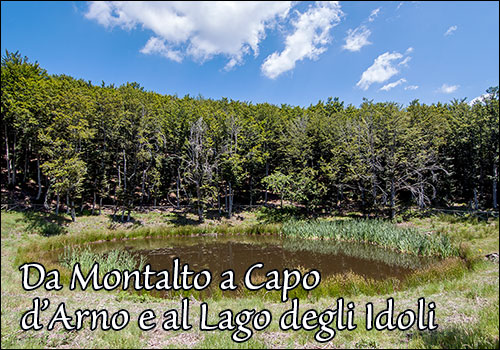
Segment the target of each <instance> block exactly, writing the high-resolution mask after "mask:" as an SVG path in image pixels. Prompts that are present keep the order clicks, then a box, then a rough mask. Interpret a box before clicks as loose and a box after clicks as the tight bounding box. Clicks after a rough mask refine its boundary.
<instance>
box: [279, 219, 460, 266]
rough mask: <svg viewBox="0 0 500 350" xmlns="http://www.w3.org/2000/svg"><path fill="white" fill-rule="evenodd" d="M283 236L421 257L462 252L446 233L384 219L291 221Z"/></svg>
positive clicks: (454, 254) (286, 226) (285, 224)
mask: <svg viewBox="0 0 500 350" xmlns="http://www.w3.org/2000/svg"><path fill="white" fill-rule="evenodd" d="M283 233H284V235H285V236H289V237H300V238H321V239H333V240H336V241H348V242H363V243H371V244H376V245H378V246H381V247H384V248H388V249H394V250H397V251H400V252H402V253H409V254H415V255H421V256H439V257H443V258H446V257H450V256H457V255H458V253H459V250H458V249H457V248H456V247H454V246H453V245H452V244H451V241H450V240H449V238H448V236H446V235H445V234H441V233H437V234H424V233H422V232H419V231H418V230H417V229H414V228H409V227H405V228H402V227H397V226H396V225H395V224H393V223H391V222H387V221H381V220H339V221H326V220H315V221H288V222H286V223H284V224H283Z"/></svg>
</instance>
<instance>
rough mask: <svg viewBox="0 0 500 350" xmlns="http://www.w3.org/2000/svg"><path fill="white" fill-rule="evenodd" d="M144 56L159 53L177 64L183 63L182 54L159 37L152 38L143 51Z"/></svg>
mask: <svg viewBox="0 0 500 350" xmlns="http://www.w3.org/2000/svg"><path fill="white" fill-rule="evenodd" d="M141 52H142V53H143V54H153V53H158V54H160V55H162V56H164V57H166V58H169V59H171V60H172V61H175V62H181V61H182V53H181V52H180V51H179V50H174V49H172V48H171V47H169V46H167V45H166V44H165V41H164V40H162V39H160V38H158V37H155V36H153V37H151V38H150V39H149V40H148V42H147V43H146V45H144V47H143V48H142V49H141Z"/></svg>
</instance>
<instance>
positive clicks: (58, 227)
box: [22, 211, 71, 237]
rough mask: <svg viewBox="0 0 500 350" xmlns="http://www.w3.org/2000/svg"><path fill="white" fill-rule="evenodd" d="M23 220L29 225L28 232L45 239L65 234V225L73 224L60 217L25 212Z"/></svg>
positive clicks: (43, 213) (51, 214) (50, 214)
mask: <svg viewBox="0 0 500 350" xmlns="http://www.w3.org/2000/svg"><path fill="white" fill-rule="evenodd" d="M22 220H23V221H25V222H26V223H27V227H26V231H28V232H33V233H38V234H40V235H42V236H45V237H48V236H56V235H61V234H65V233H66V231H67V230H66V227H65V225H66V224H68V223H70V222H71V220H70V219H67V218H65V217H63V216H60V215H56V214H53V213H45V212H35V211H24V212H23V219H22Z"/></svg>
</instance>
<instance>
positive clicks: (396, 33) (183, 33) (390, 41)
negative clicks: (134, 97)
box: [1, 1, 499, 106]
mask: <svg viewBox="0 0 500 350" xmlns="http://www.w3.org/2000/svg"><path fill="white" fill-rule="evenodd" d="M1 7H2V8H1V9H2V11H1V16H2V21H1V49H2V55H3V54H4V53H5V50H9V51H19V52H20V53H21V54H22V55H24V56H28V57H29V58H30V60H32V61H38V62H39V63H40V65H41V66H42V67H44V68H45V69H47V71H48V72H49V73H51V74H67V75H71V76H73V77H75V78H82V79H85V80H91V81H92V82H93V83H94V84H100V83H101V82H102V81H104V82H106V83H114V84H115V85H120V84H123V83H125V82H127V81H130V82H132V81H135V82H138V83H139V84H141V86H143V87H144V88H145V89H146V90H152V91H156V92H159V93H162V94H177V95H178V96H180V97H182V96H184V95H186V94H189V95H191V96H198V95H199V94H201V95H202V96H204V97H208V98H214V99H218V98H221V97H227V98H229V99H234V100H240V101H250V102H254V103H259V102H269V103H273V104H277V105H280V104H282V103H286V104H291V105H300V106H308V105H309V104H311V103H312V104H315V103H316V102H317V101H318V100H326V99H327V98H328V97H330V96H331V97H339V98H340V100H342V101H345V102H346V104H353V105H356V106H357V105H359V104H360V103H362V100H363V98H364V97H366V98H368V99H373V100H374V101H376V102H378V101H395V102H398V103H401V104H403V105H407V104H408V103H409V102H410V101H411V100H413V99H416V98H418V99H419V100H420V101H422V102H425V103H434V102H438V101H441V102H448V101H450V100H452V99H454V98H468V100H472V99H473V98H475V97H477V96H480V95H481V94H483V93H484V92H485V90H486V89H487V88H488V87H490V86H496V85H498V76H499V46H498V45H499V44H498V42H499V38H498V36H499V3H498V2H496V1H495V2H479V1H470V2H406V1H405V2H397V1H395V2H388V1H386V2H339V3H336V2H298V3H296V2H290V3H288V2H276V3H274V2H266V3H265V4H252V3H247V2H239V3H236V4H231V3H225V4H222V5H215V4H214V3H210V4H200V3H196V2H183V3H164V4H161V3H160V4H158V3H155V4H150V3H127V4H125V5H123V4H120V3H113V2H10V1H9V2H5V1H2V3H1Z"/></svg>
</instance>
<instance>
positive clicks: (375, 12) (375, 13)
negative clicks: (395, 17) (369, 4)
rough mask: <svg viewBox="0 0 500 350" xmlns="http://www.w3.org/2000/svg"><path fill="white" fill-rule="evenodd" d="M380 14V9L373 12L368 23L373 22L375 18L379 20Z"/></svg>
mask: <svg viewBox="0 0 500 350" xmlns="http://www.w3.org/2000/svg"><path fill="white" fill-rule="evenodd" d="M379 12H380V7H379V8H377V9H375V10H373V11H372V13H370V17H368V22H373V21H374V20H375V18H377V16H378V13H379Z"/></svg>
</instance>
